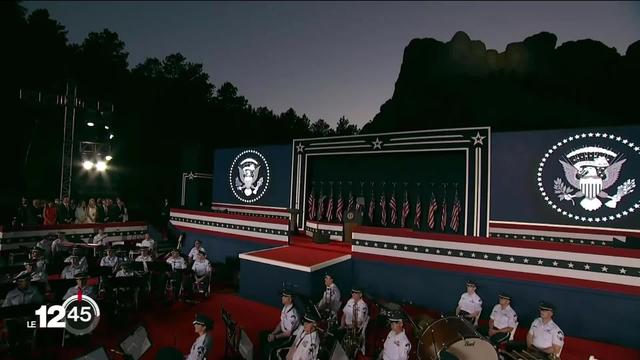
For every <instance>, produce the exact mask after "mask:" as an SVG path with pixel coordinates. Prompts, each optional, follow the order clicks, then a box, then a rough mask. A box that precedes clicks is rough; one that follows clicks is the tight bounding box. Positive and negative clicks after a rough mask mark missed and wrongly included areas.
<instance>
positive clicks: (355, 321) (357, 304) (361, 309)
mask: <svg viewBox="0 0 640 360" xmlns="http://www.w3.org/2000/svg"><path fill="white" fill-rule="evenodd" d="M368 321H369V308H368V307H367V304H366V303H365V302H364V300H362V289H360V288H358V287H354V288H353V289H351V299H349V301H347V304H346V305H345V306H344V309H342V320H341V321H340V325H341V327H343V328H344V327H345V326H346V327H347V328H356V330H361V329H362V327H363V326H364V325H365V324H366V323H367V322H368Z"/></svg>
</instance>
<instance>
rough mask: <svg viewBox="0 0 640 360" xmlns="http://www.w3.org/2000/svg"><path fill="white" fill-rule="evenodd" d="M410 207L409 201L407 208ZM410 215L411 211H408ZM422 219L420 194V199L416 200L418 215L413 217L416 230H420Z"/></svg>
mask: <svg viewBox="0 0 640 360" xmlns="http://www.w3.org/2000/svg"><path fill="white" fill-rule="evenodd" d="M408 207H409V201H408V200H407V208H408ZM407 213H409V210H407ZM421 218H422V204H421V201H420V193H418V197H417V198H416V214H415V216H414V217H413V225H415V227H416V229H418V230H420V222H421Z"/></svg>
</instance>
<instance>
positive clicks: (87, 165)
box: [82, 160, 93, 170]
mask: <svg viewBox="0 0 640 360" xmlns="http://www.w3.org/2000/svg"><path fill="white" fill-rule="evenodd" d="M82 167H83V168H85V169H87V170H91V168H93V163H92V162H91V161H89V160H85V161H84V162H83V163H82Z"/></svg>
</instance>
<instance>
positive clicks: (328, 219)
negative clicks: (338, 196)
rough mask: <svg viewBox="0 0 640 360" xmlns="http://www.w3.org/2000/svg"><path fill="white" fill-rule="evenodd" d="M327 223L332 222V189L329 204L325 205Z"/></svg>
mask: <svg viewBox="0 0 640 360" xmlns="http://www.w3.org/2000/svg"><path fill="white" fill-rule="evenodd" d="M327 221H328V222H331V221H333V189H331V194H329V203H328V204H327Z"/></svg>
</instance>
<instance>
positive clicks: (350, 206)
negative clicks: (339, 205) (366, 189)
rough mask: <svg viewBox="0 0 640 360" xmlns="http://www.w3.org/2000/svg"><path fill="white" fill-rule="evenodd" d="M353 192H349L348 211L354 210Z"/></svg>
mask: <svg viewBox="0 0 640 360" xmlns="http://www.w3.org/2000/svg"><path fill="white" fill-rule="evenodd" d="M353 202H354V200H353V192H351V191H349V200H348V202H347V211H349V210H353Z"/></svg>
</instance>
